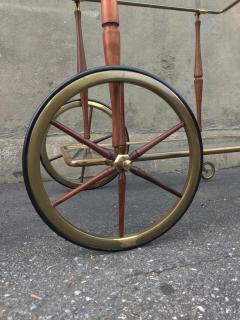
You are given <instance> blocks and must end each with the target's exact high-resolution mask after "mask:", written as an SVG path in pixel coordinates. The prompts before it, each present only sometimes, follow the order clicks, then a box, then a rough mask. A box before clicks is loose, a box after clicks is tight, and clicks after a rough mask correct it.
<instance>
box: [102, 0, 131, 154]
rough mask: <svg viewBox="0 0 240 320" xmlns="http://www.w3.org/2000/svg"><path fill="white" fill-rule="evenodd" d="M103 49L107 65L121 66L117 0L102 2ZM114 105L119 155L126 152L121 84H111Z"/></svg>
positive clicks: (114, 121) (113, 125) (113, 136)
mask: <svg viewBox="0 0 240 320" xmlns="http://www.w3.org/2000/svg"><path fill="white" fill-rule="evenodd" d="M101 10H102V27H103V47H104V56H105V62H106V64H107V65H119V64H120V61H121V59H120V32H119V30H118V27H119V12H118V3H117V0H111V1H109V0H101ZM109 90H110V98H111V105H112V144H113V147H114V148H115V149H117V151H118V153H121V152H125V150H126V137H125V120H124V87H123V84H121V83H110V85H109Z"/></svg>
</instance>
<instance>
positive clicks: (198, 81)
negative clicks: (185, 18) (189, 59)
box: [194, 14, 203, 131]
mask: <svg viewBox="0 0 240 320" xmlns="http://www.w3.org/2000/svg"><path fill="white" fill-rule="evenodd" d="M195 29H196V48H195V68H194V78H195V80H194V86H195V96H196V109H197V121H198V125H199V128H200V130H201V131H202V95H203V67H202V55H201V20H200V15H199V14H196V21H195Z"/></svg>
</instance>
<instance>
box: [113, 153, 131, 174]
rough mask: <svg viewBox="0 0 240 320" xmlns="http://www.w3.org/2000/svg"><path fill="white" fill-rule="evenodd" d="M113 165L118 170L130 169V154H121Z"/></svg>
mask: <svg viewBox="0 0 240 320" xmlns="http://www.w3.org/2000/svg"><path fill="white" fill-rule="evenodd" d="M113 165H114V167H115V168H116V169H117V170H124V171H129V170H130V169H131V167H132V161H131V160H130V157H129V155H128V154H119V155H118V156H117V157H116V159H115V161H114V164H113Z"/></svg>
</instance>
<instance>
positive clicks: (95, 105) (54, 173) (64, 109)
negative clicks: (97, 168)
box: [41, 100, 116, 189]
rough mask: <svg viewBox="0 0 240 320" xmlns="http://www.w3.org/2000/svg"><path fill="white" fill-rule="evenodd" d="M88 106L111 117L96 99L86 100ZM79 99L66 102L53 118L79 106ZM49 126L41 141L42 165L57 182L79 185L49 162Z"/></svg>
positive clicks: (110, 113) (95, 186)
mask: <svg viewBox="0 0 240 320" xmlns="http://www.w3.org/2000/svg"><path fill="white" fill-rule="evenodd" d="M88 106H89V107H92V108H94V109H97V110H100V111H102V112H104V113H105V114H106V115H108V116H109V117H110V118H112V112H111V110H110V109H109V108H107V107H106V106H105V105H103V104H102V103H99V102H97V101H92V100H89V101H88ZM81 107H82V105H81V101H79V100H78V101H71V102H68V103H67V104H65V105H63V106H62V107H61V108H60V109H59V110H58V111H57V113H56V115H55V117H54V120H56V119H57V118H58V117H59V116H60V115H61V114H63V113H64V112H67V111H69V110H71V109H74V108H81ZM49 128H50V126H49V127H48V129H47V132H46V135H45V139H44V141H43V144H42V150H41V161H42V163H43V166H44V168H45V170H46V171H47V172H48V174H49V175H50V176H51V177H52V178H53V179H54V180H55V181H57V182H59V183H60V184H62V185H64V186H67V187H69V188H76V187H77V186H79V185H80V184H81V183H80V182H79V183H78V182H77V181H76V180H75V179H71V178H69V177H67V176H65V175H63V174H60V173H59V172H58V171H57V170H56V169H55V168H54V166H53V165H52V164H51V162H50V161H49V158H48V154H47V150H46V139H47V134H48V131H49ZM115 176H116V174H115V173H114V174H112V175H110V176H109V177H107V178H105V179H103V180H101V181H99V182H98V183H96V184H95V185H93V186H92V188H91V189H94V188H98V187H100V186H102V185H104V184H106V183H108V182H110V181H111V180H112V179H113V178H114V177H115Z"/></svg>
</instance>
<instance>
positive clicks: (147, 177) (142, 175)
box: [130, 167, 182, 198]
mask: <svg viewBox="0 0 240 320" xmlns="http://www.w3.org/2000/svg"><path fill="white" fill-rule="evenodd" d="M130 171H131V172H132V173H133V174H135V175H136V176H138V177H140V178H143V179H145V180H147V181H149V182H151V183H153V184H155V185H156V186H158V187H160V188H162V189H163V190H166V191H168V192H170V193H172V194H173V195H175V196H176V197H178V198H181V197H182V194H181V193H180V192H178V191H176V190H174V189H172V188H171V187H169V186H166V185H165V184H163V183H162V182H160V181H159V180H158V179H156V178H154V177H152V176H151V175H149V174H148V173H146V172H145V171H144V170H142V169H140V168H137V167H132V168H131V169H130Z"/></svg>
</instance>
